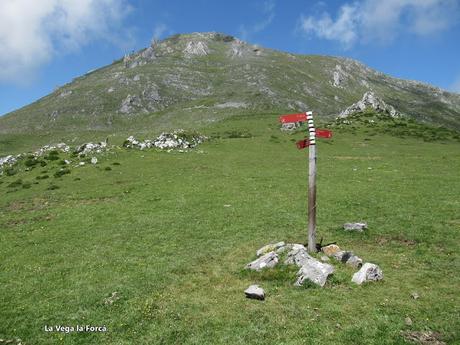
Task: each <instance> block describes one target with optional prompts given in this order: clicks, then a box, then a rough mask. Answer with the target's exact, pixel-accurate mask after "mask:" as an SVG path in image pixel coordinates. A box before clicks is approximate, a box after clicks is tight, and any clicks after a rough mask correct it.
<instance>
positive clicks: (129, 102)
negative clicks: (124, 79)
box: [119, 95, 142, 114]
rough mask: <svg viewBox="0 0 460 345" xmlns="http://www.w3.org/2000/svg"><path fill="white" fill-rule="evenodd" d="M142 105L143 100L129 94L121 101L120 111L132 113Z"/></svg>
mask: <svg viewBox="0 0 460 345" xmlns="http://www.w3.org/2000/svg"><path fill="white" fill-rule="evenodd" d="M141 105H142V103H141V100H140V98H139V97H138V96H136V95H134V96H131V95H128V96H126V98H125V99H124V100H123V101H122V102H121V106H120V109H119V111H120V113H124V114H129V113H132V112H133V111H134V110H135V109H136V108H138V107H140V106H141Z"/></svg>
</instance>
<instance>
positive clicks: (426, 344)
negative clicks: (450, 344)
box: [402, 331, 446, 345]
mask: <svg viewBox="0 0 460 345" xmlns="http://www.w3.org/2000/svg"><path fill="white" fill-rule="evenodd" d="M402 335H403V337H404V338H405V339H406V340H409V341H412V342H416V343H418V344H422V345H445V344H446V343H445V342H443V341H442V340H441V339H442V338H441V334H440V333H438V332H432V331H406V332H402Z"/></svg>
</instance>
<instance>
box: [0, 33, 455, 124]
mask: <svg viewBox="0 0 460 345" xmlns="http://www.w3.org/2000/svg"><path fill="white" fill-rule="evenodd" d="M369 91H371V92H372V94H373V95H375V97H377V98H378V99H380V100H381V101H383V102H384V103H385V104H388V105H389V106H391V107H393V108H394V109H396V111H397V112H398V113H401V114H403V115H406V116H408V117H411V118H415V119H417V120H420V121H423V122H428V123H433V124H436V125H442V126H445V127H450V128H454V129H457V130H458V129H460V95H459V94H455V93H449V92H447V91H444V90H441V89H439V88H436V87H433V86H430V85H427V84H423V83H419V82H415V81H407V80H401V79H397V78H393V77H390V76H388V75H385V74H383V73H380V72H378V71H375V70H373V69H371V68H369V67H367V66H365V65H363V64H361V63H359V62H357V61H354V60H351V59H347V58H340V57H329V56H317V55H297V54H290V53H285V52H280V51H276V50H272V49H267V48H263V47H260V46H257V45H253V44H250V43H246V42H243V41H241V40H239V39H237V38H234V37H232V36H228V35H224V34H220V33H192V34H181V35H174V36H172V37H169V38H167V39H165V40H162V41H153V42H152V44H151V45H150V46H149V47H148V48H146V49H143V50H140V51H138V52H134V53H132V54H129V55H127V56H125V57H124V58H122V59H120V60H117V61H114V62H113V63H112V64H111V65H108V66H105V67H102V68H100V69H98V70H95V71H90V72H88V73H86V74H85V75H83V76H81V77H78V78H75V79H74V80H72V82H70V83H68V84H66V85H64V86H62V87H59V88H57V89H56V90H55V91H54V92H53V93H51V94H49V95H47V96H45V97H43V98H41V99H39V100H38V101H36V102H34V103H32V104H30V105H28V106H25V107H23V108H21V109H19V110H16V111H14V112H11V113H9V114H6V115H5V116H2V117H0V133H19V132H30V131H34V132H37V131H38V132H40V131H48V132H49V131H51V132H52V131H75V130H80V131H81V130H99V131H117V130H122V129H123V130H126V129H137V130H140V131H142V130H144V129H146V128H150V129H151V128H155V129H158V131H159V130H162V129H165V128H170V127H177V126H179V127H183V128H187V127H197V126H202V125H206V124H208V123H210V122H214V121H218V120H220V119H222V118H225V117H228V116H233V115H238V114H251V113H255V112H259V113H263V112H270V113H274V112H296V111H306V110H313V111H314V112H315V113H317V114H318V116H320V117H323V118H325V119H328V118H335V117H337V116H338V115H339V114H340V113H342V112H343V111H344V110H345V109H347V108H348V107H350V106H351V105H352V104H354V103H356V102H358V101H359V100H361V99H362V98H363V95H365V94H366V93H367V92H369Z"/></svg>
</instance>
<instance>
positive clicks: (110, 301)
mask: <svg viewBox="0 0 460 345" xmlns="http://www.w3.org/2000/svg"><path fill="white" fill-rule="evenodd" d="M119 299H120V296H118V292H116V291H115V292H112V295H111V296H110V297H107V298H105V299H104V304H105V305H112V304H114V303H115V302H116V301H118V300H119Z"/></svg>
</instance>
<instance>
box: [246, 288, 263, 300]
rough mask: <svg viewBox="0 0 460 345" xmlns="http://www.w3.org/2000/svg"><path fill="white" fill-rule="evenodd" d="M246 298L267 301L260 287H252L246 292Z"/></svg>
mask: <svg viewBox="0 0 460 345" xmlns="http://www.w3.org/2000/svg"><path fill="white" fill-rule="evenodd" d="M244 294H245V295H246V298H252V299H258V300H260V301H263V300H264V299H265V291H264V289H262V288H261V287H260V286H259V285H251V286H250V287H248V288H247V289H246V290H244Z"/></svg>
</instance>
